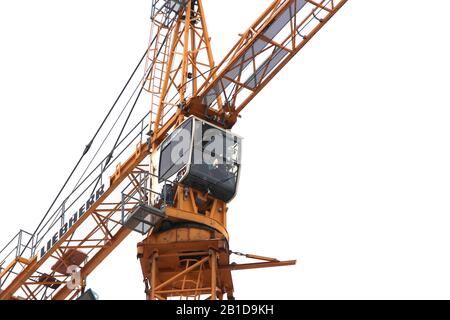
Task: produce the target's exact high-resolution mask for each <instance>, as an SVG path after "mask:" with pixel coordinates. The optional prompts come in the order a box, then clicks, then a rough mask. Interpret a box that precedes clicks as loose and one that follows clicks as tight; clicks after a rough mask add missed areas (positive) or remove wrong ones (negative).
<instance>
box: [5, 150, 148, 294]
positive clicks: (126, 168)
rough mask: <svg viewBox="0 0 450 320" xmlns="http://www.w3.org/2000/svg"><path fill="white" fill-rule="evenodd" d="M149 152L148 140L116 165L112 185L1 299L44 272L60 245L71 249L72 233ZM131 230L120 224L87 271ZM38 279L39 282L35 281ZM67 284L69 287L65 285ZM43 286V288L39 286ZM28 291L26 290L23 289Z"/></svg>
mask: <svg viewBox="0 0 450 320" xmlns="http://www.w3.org/2000/svg"><path fill="white" fill-rule="evenodd" d="M148 155H149V145H148V144H141V145H139V147H138V148H137V150H136V152H135V153H134V154H133V155H132V156H131V157H130V158H129V159H128V160H127V161H126V162H125V163H124V164H123V165H120V166H118V167H117V170H116V172H115V174H114V175H113V176H111V179H110V182H111V184H110V186H109V188H108V189H107V190H105V192H104V194H103V195H102V196H101V197H100V198H99V199H98V200H97V201H96V202H95V203H94V204H93V205H92V206H91V207H90V208H89V210H88V211H86V213H85V214H84V215H83V216H81V217H80V218H79V219H78V221H77V222H76V223H75V224H74V225H73V226H72V227H71V228H70V229H69V230H68V231H67V233H65V234H64V235H63V236H62V237H61V238H60V240H59V241H58V242H57V243H56V244H55V245H54V246H53V247H52V248H51V249H50V250H49V251H48V252H47V253H46V254H45V255H44V256H42V257H41V258H40V259H38V257H37V256H35V257H34V259H33V260H32V261H31V263H30V264H28V265H27V266H26V267H25V269H24V270H22V272H21V273H19V274H18V275H17V276H16V277H15V278H14V279H13V280H12V282H11V283H10V284H9V285H8V286H7V287H6V288H5V289H4V291H2V292H1V293H0V300H4V299H11V298H12V297H13V295H14V294H15V293H16V292H17V291H18V290H19V289H20V288H21V287H22V286H24V284H25V282H27V280H28V279H30V278H38V276H39V275H41V274H42V273H43V272H42V271H41V270H39V268H40V267H41V266H43V265H44V263H46V262H47V261H48V260H50V259H51V258H52V256H53V254H54V253H55V252H56V251H57V250H60V249H61V248H64V249H63V250H62V251H63V253H64V252H66V250H67V249H68V248H67V246H65V244H66V243H70V241H71V237H72V235H73V234H74V233H75V232H76V231H77V230H78V229H80V228H81V227H84V226H85V222H86V221H87V219H88V218H91V217H92V216H93V215H94V213H95V212H96V209H97V208H98V207H99V206H100V205H102V203H103V202H106V200H107V199H108V197H109V196H110V195H111V194H112V193H113V192H114V191H115V190H116V189H117V187H118V186H119V185H121V183H122V182H123V181H124V180H125V178H126V177H127V176H128V175H129V174H130V173H131V172H132V171H133V170H134V169H135V168H136V167H137V166H138V165H139V164H140V163H141V162H142V161H143V160H144V159H145V158H146V157H147V156H148ZM112 211H115V212H117V209H112ZM99 229H100V226H99V225H98V224H97V225H96V226H95V228H94V231H95V230H99ZM94 231H91V232H90V233H89V234H88V235H86V238H85V239H84V240H83V242H86V241H88V240H89V238H90V237H92V236H94V233H95V232H94ZM128 234H129V232H128V230H124V229H123V228H121V230H120V231H119V232H117V233H116V234H115V236H114V237H113V238H112V239H111V240H110V242H109V243H108V245H107V246H105V247H104V248H102V249H101V250H100V251H99V252H98V253H97V254H96V255H95V256H93V257H91V258H92V260H90V261H89V262H90V263H89V264H87V265H86V266H85V267H86V271H85V272H86V274H89V273H90V272H92V270H93V269H94V268H95V266H97V265H98V264H99V263H100V262H101V261H103V259H104V258H105V257H106V256H108V255H109V253H111V252H112V251H113V250H114V248H115V247H117V245H118V244H119V243H120V242H121V241H122V240H123V239H124V238H125V237H126V235H128ZM75 247H78V248H82V247H83V246H82V244H78V245H76V246H75ZM81 274H82V275H83V268H81ZM35 283H39V282H37V281H35ZM64 288H66V287H64ZM40 290H43V289H42V288H40ZM24 291H25V290H24ZM66 295H67V291H66V289H63V291H62V293H61V294H60V295H59V296H61V297H62V296H66ZM31 296H32V294H28V297H29V298H31Z"/></svg>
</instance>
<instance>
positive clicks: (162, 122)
mask: <svg viewBox="0 0 450 320" xmlns="http://www.w3.org/2000/svg"><path fill="white" fill-rule="evenodd" d="M152 2H153V3H152V12H151V21H152V27H151V36H150V44H149V46H148V48H147V50H146V51H145V54H144V55H143V57H142V59H141V60H140V62H139V64H138V66H137V67H136V69H135V70H134V72H133V74H132V76H131V77H130V79H129V80H128V82H127V85H126V86H125V88H124V90H122V92H121V94H120V95H119V97H118V99H117V100H116V103H115V104H114V105H113V107H112V108H111V110H110V112H109V113H108V115H107V117H106V118H105V121H103V123H102V125H101V126H100V128H99V129H98V131H97V133H96V134H95V135H94V138H93V139H92V140H91V141H90V142H89V144H88V145H87V146H86V148H85V149H84V152H83V154H82V156H81V158H80V160H79V161H78V163H77V165H76V166H75V168H74V170H73V171H72V173H71V174H70V175H69V178H68V179H67V180H66V183H65V184H64V185H63V187H62V188H61V191H60V192H59V193H58V195H57V197H56V198H55V200H54V201H53V203H52V205H51V206H50V208H49V210H48V211H47V213H46V214H45V216H44V218H43V219H42V220H41V223H40V224H39V226H38V227H37V228H36V230H35V231H34V232H32V233H29V232H26V231H23V230H21V231H20V232H19V233H18V234H17V235H16V236H15V237H14V238H13V239H12V240H11V241H10V242H9V243H8V244H7V245H6V246H5V247H4V248H3V250H2V251H0V299H27V300H47V299H54V300H62V299H89V298H95V295H94V294H93V292H92V291H91V290H90V289H89V290H88V289H87V277H88V276H89V275H90V274H91V273H92V272H93V271H94V270H95V269H96V267H97V266H99V265H100V264H101V263H102V262H103V261H104V260H105V259H106V258H107V257H108V256H109V255H110V254H111V253H112V252H113V251H114V250H115V249H116V248H117V246H118V245H119V244H120V243H121V242H122V241H123V240H124V239H125V238H126V237H127V236H128V235H130V233H132V232H138V233H140V234H142V236H143V240H142V241H141V242H139V243H138V244H137V257H138V259H139V262H140V265H141V269H142V275H143V280H144V287H145V292H146V298H147V299H152V300H153V299H157V300H166V299H171V298H191V299H200V298H206V299H211V300H216V299H224V298H225V296H226V297H227V298H228V299H234V286H233V280H232V274H231V272H232V271H234V270H243V269H254V268H266V267H278V266H289V265H293V264H295V263H296V262H295V261H293V260H290V261H279V260H277V259H274V258H269V257H263V256H257V255H251V254H246V255H244V254H240V255H244V256H245V257H246V258H248V259H251V260H252V261H251V262H248V263H240V264H238V263H233V262H231V256H232V255H233V254H239V253H235V252H233V251H232V250H231V249H230V235H229V233H228V229H227V214H228V204H229V203H230V201H231V200H232V199H233V197H234V196H235V195H236V192H237V186H238V181H239V175H240V165H241V147H242V146H241V145H242V139H241V137H239V136H238V135H236V134H234V133H233V132H232V131H231V129H232V128H233V126H234V125H235V124H236V122H237V121H238V119H239V118H240V115H241V112H243V110H244V108H246V107H247V106H248V105H249V103H250V102H251V101H252V100H253V98H254V97H255V96H256V95H257V94H258V93H259V92H260V91H261V90H262V89H264V87H265V86H266V85H267V84H268V83H269V82H270V81H271V80H272V79H273V78H274V77H275V76H276V75H277V73H278V72H279V71H280V70H281V69H283V68H284V67H285V66H286V64H287V63H288V62H289V61H290V60H291V59H292V58H293V57H294V56H295V55H296V54H297V53H298V52H299V51H300V50H301V49H302V48H303V47H304V46H305V45H306V43H308V42H309V40H311V39H312V38H313V37H314V35H316V33H317V32H318V31H319V30H320V29H321V28H322V27H323V26H324V25H325V24H326V23H327V22H328V21H329V20H330V19H331V18H332V17H333V16H334V15H335V14H336V12H338V11H339V10H340V9H341V8H342V7H343V5H344V4H345V3H346V2H347V0H274V1H273V2H272V3H271V4H270V5H269V6H268V8H267V9H265V10H264V11H263V12H262V13H261V15H260V16H259V17H258V18H257V19H256V21H255V22H254V23H253V24H252V25H251V26H250V27H249V28H248V29H247V30H246V31H245V32H244V33H243V34H241V35H240V38H239V40H238V41H237V43H236V44H235V45H234V46H233V48H232V49H231V50H230V51H229V52H228V53H227V54H226V55H225V57H224V59H223V60H222V61H221V62H220V63H218V64H216V63H215V60H214V57H213V51H212V49H211V42H210V40H211V39H210V35H209V33H208V28H207V24H206V16H205V11H204V8H203V1H202V0H152ZM141 68H143V69H144V72H143V76H142V77H141V78H139V77H138V83H137V86H136V88H135V90H134V91H132V93H131V98H130V99H129V100H128V102H127V104H126V107H127V108H128V109H126V108H124V109H123V111H125V110H128V111H129V113H128V116H127V117H126V118H125V117H124V115H126V113H124V112H121V113H120V116H121V118H120V119H122V120H123V119H125V120H123V127H122V129H121V130H120V133H119V134H118V136H117V138H116V139H115V140H113V142H114V143H111V144H110V145H109V147H110V149H108V150H107V152H106V153H105V154H104V157H101V156H100V160H99V161H97V162H94V161H91V162H89V164H88V166H87V167H86V169H85V170H84V171H83V172H82V174H81V176H80V178H79V180H77V181H75V183H74V184H73V185H72V186H73V188H68V186H69V183H70V182H71V181H74V180H73V179H74V177H75V174H76V173H77V172H78V171H77V170H79V165H80V163H82V162H83V161H85V157H86V156H88V155H89V154H91V153H92V152H93V149H94V146H97V147H98V149H97V152H96V153H95V155H94V156H98V152H99V150H104V148H106V147H104V146H105V145H107V143H106V144H105V141H109V140H107V138H108V137H109V133H110V132H111V131H109V132H108V134H106V135H105V139H104V140H103V141H101V142H97V140H98V137H99V132H102V130H104V124H105V123H106V120H107V119H108V117H109V116H110V115H111V114H112V111H113V110H114V108H115V107H116V106H117V102H118V101H119V100H120V99H121V98H122V97H123V95H124V94H125V93H126V92H127V91H126V88H128V87H129V85H130V83H131V82H132V79H136V77H137V75H138V74H139V70H140V69H141ZM144 96H147V97H149V101H150V103H149V104H150V108H149V111H148V105H147V111H148V112H146V113H145V114H144V115H138V118H137V120H136V121H135V123H132V124H130V123H131V121H132V119H133V117H132V116H131V115H134V113H133V112H134V111H135V107H136V105H137V103H138V101H141V100H142V97H144ZM130 101H131V102H132V103H131V104H130ZM133 101H134V102H133ZM272 108H276V106H272ZM118 119H119V118H118ZM119 122H120V121H119ZM116 124H117V121H116V122H115V123H114V125H116ZM102 148H103V149H102ZM94 158H95V157H94ZM94 158H93V159H94Z"/></svg>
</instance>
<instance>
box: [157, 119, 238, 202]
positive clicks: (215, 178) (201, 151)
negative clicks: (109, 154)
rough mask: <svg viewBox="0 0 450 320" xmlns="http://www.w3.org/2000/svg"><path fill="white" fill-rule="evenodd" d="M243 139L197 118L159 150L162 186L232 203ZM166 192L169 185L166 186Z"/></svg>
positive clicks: (171, 137)
mask: <svg viewBox="0 0 450 320" xmlns="http://www.w3.org/2000/svg"><path fill="white" fill-rule="evenodd" d="M241 142H242V138H240V137H239V136H237V135H235V134H233V133H231V132H230V131H228V130H224V129H222V128H219V127H216V126H214V125H212V124H210V123H208V122H205V121H203V120H200V119H198V118H196V117H190V118H188V119H187V120H185V121H184V122H183V123H182V124H181V125H180V126H179V127H178V128H177V129H176V130H175V131H173V132H172V133H171V134H170V135H169V136H168V137H167V138H166V139H165V140H164V141H163V143H162V144H161V146H160V150H159V151H160V158H159V166H158V168H159V170H158V179H159V183H160V184H161V183H164V182H166V181H172V182H173V183H179V184H182V185H183V186H187V187H191V188H193V189H194V190H197V191H200V192H204V193H208V194H209V195H211V196H212V197H214V198H216V199H219V200H222V201H224V202H229V201H231V200H232V199H233V197H234V196H235V194H236V191H237V185H238V181H239V171H240V163H241ZM164 188H167V184H164V186H163V192H162V193H164V192H165V190H164Z"/></svg>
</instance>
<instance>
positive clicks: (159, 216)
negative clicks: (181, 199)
mask: <svg viewBox="0 0 450 320" xmlns="http://www.w3.org/2000/svg"><path fill="white" fill-rule="evenodd" d="M165 218H167V215H166V214H165V212H164V210H161V209H158V208H155V207H152V206H149V205H146V204H140V205H138V206H137V207H136V208H135V209H134V210H133V211H132V212H131V213H130V214H128V215H126V216H125V217H124V219H123V221H122V224H123V225H124V226H125V227H127V228H129V229H131V230H134V231H136V232H139V233H141V234H146V233H148V232H149V231H150V229H151V228H153V227H155V226H156V225H157V224H158V223H159V222H160V221H161V220H163V219H165Z"/></svg>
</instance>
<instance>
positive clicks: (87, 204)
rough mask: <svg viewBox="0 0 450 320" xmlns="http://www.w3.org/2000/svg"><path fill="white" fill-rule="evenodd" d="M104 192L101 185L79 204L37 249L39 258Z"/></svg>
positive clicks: (103, 187)
mask: <svg viewBox="0 0 450 320" xmlns="http://www.w3.org/2000/svg"><path fill="white" fill-rule="evenodd" d="M104 193H105V185H104V184H103V185H101V186H100V187H99V188H98V189H97V190H96V191H95V192H94V193H92V195H91V196H90V197H89V198H88V199H87V200H86V201H85V202H84V203H83V205H81V206H80V208H79V209H78V210H77V211H76V212H74V213H73V214H72V215H71V216H70V217H69V220H68V221H67V222H65V223H64V224H63V225H62V226H61V228H60V229H59V230H57V231H56V232H55V233H54V234H53V235H52V237H51V238H50V239H49V240H48V241H47V243H46V244H45V245H44V246H43V247H42V248H41V250H39V257H38V258H39V259H41V258H42V257H43V256H44V255H45V254H46V253H47V252H48V251H49V250H50V249H51V248H52V247H53V246H54V245H55V244H56V243H57V242H58V241H59V239H61V237H62V236H63V235H65V234H66V233H67V231H68V230H69V229H70V228H71V227H72V226H73V225H74V224H75V223H76V222H77V221H78V219H79V218H81V217H82V216H83V215H84V214H85V213H86V211H88V210H89V208H91V207H92V206H93V205H94V203H95V202H96V201H97V200H98V199H100V197H101V196H102V195H103V194H104Z"/></svg>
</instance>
